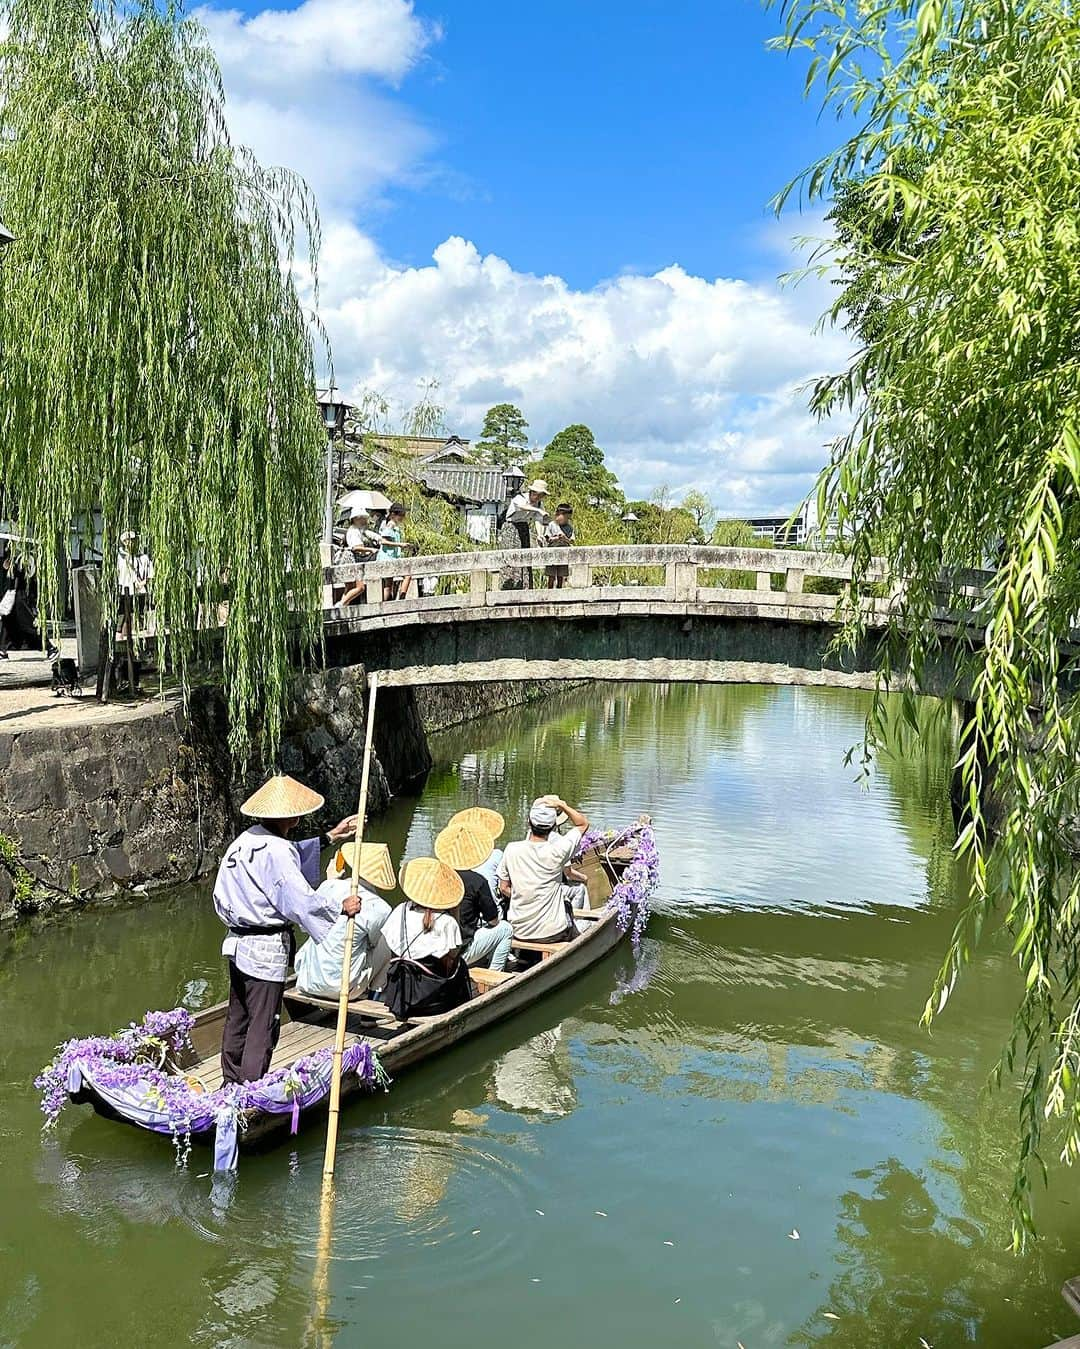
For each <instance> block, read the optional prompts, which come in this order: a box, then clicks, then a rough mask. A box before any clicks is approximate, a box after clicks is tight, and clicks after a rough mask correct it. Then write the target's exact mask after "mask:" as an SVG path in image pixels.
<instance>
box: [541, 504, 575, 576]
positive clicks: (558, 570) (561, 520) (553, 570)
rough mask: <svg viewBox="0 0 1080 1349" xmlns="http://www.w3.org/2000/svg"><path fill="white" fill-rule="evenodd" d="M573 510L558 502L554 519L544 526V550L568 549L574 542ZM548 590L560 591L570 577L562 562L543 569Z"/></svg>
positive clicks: (568, 505)
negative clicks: (545, 573)
mask: <svg viewBox="0 0 1080 1349" xmlns="http://www.w3.org/2000/svg"><path fill="white" fill-rule="evenodd" d="M573 514H574V508H573V506H571V505H570V504H569V503H568V502H566V501H560V502H559V504H558V505H557V506H556V507H555V517H554V519H552V520H549V521H548V523H547V524H546V525H545V526H544V547H545V548H569V547H570V546H571V544H572V543H573V542H574V525H573V522H572V518H571V517H572V516H573ZM544 570H545V571H546V572H547V583H548V589H549V590H561V589H562V588H563V586H564V585H565V584H566V582H567V578H568V577H569V575H570V568H569V567H568V566H566V564H565V563H562V562H554V563H552V564H551V566H550V567H545V568H544Z"/></svg>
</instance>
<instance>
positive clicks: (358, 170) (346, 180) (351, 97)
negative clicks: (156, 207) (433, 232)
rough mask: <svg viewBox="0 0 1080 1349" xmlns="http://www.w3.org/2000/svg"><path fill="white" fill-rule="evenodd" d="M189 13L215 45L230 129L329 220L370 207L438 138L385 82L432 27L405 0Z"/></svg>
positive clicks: (401, 74)
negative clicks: (302, 183) (301, 188)
mask: <svg viewBox="0 0 1080 1349" xmlns="http://www.w3.org/2000/svg"><path fill="white" fill-rule="evenodd" d="M193 17H194V18H195V19H197V20H198V22H199V23H201V24H202V26H203V27H204V28H205V30H206V32H207V34H208V36H209V39H210V42H211V44H212V46H213V48H214V51H215V52H216V54H217V58H218V63H219V64H220V66H221V73H222V77H223V79H224V81H225V88H226V91H227V94H228V116H229V125H230V130H231V132H232V134H233V136H234V138H235V139H236V140H237V141H239V142H240V143H241V144H244V145H248V146H250V147H251V149H252V150H254V151H255V153H256V154H257V155H258V156H259V158H260V159H261V160H262V161H263V162H264V163H268V164H283V165H286V166H288V167H290V168H293V169H296V170H297V171H298V172H300V173H302V174H303V175H304V177H305V178H306V179H307V181H308V182H309V183H310V185H311V186H312V188H314V190H315V192H316V195H317V197H318V200H319V204H320V208H321V210H322V212H323V214H324V216H326V217H327V218H330V219H332V218H334V217H335V216H337V215H340V216H342V217H348V216H349V214H350V213H351V212H352V211H353V210H354V209H355V208H356V206H358V205H360V204H364V205H368V206H370V205H371V204H372V203H373V202H375V201H376V200H378V198H379V195H380V194H381V193H382V191H383V189H384V188H385V187H387V185H389V184H391V183H394V182H399V181H401V180H402V179H403V178H406V177H407V176H408V175H409V174H410V173H412V172H413V170H414V168H415V166H416V165H417V164H418V163H419V162H420V161H421V160H422V159H423V158H424V157H425V156H426V155H427V154H428V153H430V151H431V150H432V148H433V146H434V144H435V138H434V136H433V135H432V133H431V131H430V130H429V129H428V128H427V127H425V126H424V125H423V124H422V123H421V122H419V121H418V120H417V119H416V118H415V117H414V116H413V115H412V113H411V112H410V111H409V109H408V108H407V107H406V106H405V105H404V103H402V101H401V100H400V99H395V98H393V97H391V96H390V94H389V92H388V90H392V89H393V88H394V87H396V86H397V85H399V84H400V82H401V81H402V80H403V79H404V78H405V76H406V75H408V74H409V72H410V71H411V70H413V69H414V68H415V67H416V66H417V65H418V64H419V63H420V62H421V61H422V60H423V58H424V56H425V53H426V52H427V51H428V50H429V48H430V47H431V45H432V44H433V43H435V42H437V41H438V39H439V37H440V36H441V33H440V30H439V28H438V25H436V24H434V23H430V22H428V21H426V20H424V19H422V18H420V17H419V16H418V15H417V14H416V13H415V10H414V7H413V4H412V0H304V3H303V4H301V5H299V6H297V7H296V8H294V9H267V10H263V11H262V12H261V13H258V14H255V15H252V16H250V17H248V16H245V15H244V14H242V13H241V12H240V11H239V10H236V9H220V8H216V7H214V6H211V5H204V6H202V7H201V8H199V9H196V10H195V11H194V15H193Z"/></svg>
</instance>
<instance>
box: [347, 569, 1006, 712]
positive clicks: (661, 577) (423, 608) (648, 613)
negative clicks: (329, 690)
mask: <svg viewBox="0 0 1080 1349" xmlns="http://www.w3.org/2000/svg"><path fill="white" fill-rule="evenodd" d="M555 562H558V564H560V565H564V566H568V567H569V579H568V581H567V584H566V586H565V588H563V589H561V590H548V589H546V588H541V587H546V579H545V573H544V569H545V568H546V567H548V566H551V565H552V564H553V563H555ZM529 567H531V568H532V569H533V585H532V587H531V588H528V589H503V588H501V584H502V583H503V580H504V578H505V577H506V576H507V574H508V573H512V572H520V571H521V569H522V568H529ZM361 575H362V576H363V578H364V580H365V582H366V584H367V594H366V601H365V602H361V603H360V604H357V605H354V606H348V607H345V608H328V609H327V612H326V615H325V631H326V646H327V660H328V662H329V663H330V664H333V665H363V666H365V668H367V669H368V670H376V671H378V672H379V674H380V679H381V681H382V682H383V683H384V684H387V685H397V686H412V685H424V684H447V683H482V682H488V681H493V680H511V681H514V680H523V679H546V680H551V679H558V680H580V679H595V680H619V681H622V680H638V681H649V682H652V681H658V682H690V683H721V684H727V683H743V684H750V683H752V684H814V685H824V686H830V687H837V688H862V689H872V688H873V687H874V684H875V678H876V674H875V671H876V668H877V657H878V654H879V649H880V643H881V633H882V630H883V629H884V627H885V626H886V623H887V620H888V616H889V613H890V610H891V609H892V608H893V606H894V605H895V603H896V600H897V598H898V597H897V595H896V594H894V595H892V596H890V597H883V598H881V599H877V600H867V601H866V605H867V610H866V612H867V617H868V619H869V631H868V633H867V636H866V637H865V638H864V640H863V641H862V642H861V643H860V644H859V645H858V646H857V648H856V649H855V650H854V651H851V652H845V653H843V657H842V658H841V656H839V655H837V654H836V653H833V652H831V651H830V646H831V644H832V640H833V638H834V636H835V634H836V631H837V628H838V606H839V604H840V597H839V595H838V594H836V593H831V594H826V593H821V591H820V588H819V587H817V586H816V584H815V583H816V582H818V581H826V582H829V583H831V585H830V588H831V589H832V590H833V591H834V592H835V591H838V590H841V589H842V588H843V587H844V586H845V585H846V584H848V583H850V581H851V562H850V560H849V559H848V558H845V557H843V556H840V555H838V554H833V553H825V552H800V551H795V550H784V549H773V548H708V547H696V546H691V545H642V546H620V547H605V546H601V547H589V548H578V547H575V548H564V549H559V550H558V551H555V550H552V549H528V550H515V551H500V552H487V551H485V552H476V553H448V554H440V555H434V556H428V557H417V558H402V559H400V560H398V561H393V562H371V563H366V564H346V565H343V566H337V567H334V568H328V569H327V571H326V573H325V575H324V580H325V581H326V582H327V586H328V588H329V585H330V583H334V584H337V585H346V584H349V583H351V582H352V581H353V579H354V578H356V577H357V576H361ZM405 576H408V577H411V578H413V580H412V586H411V590H412V594H411V595H410V596H409V598H407V599H405V600H394V601H384V600H383V599H382V582H383V579H384V578H390V577H405ZM736 576H739V577H740V578H741V577H752V578H753V579H752V588H750V589H739V588H736V587H735V586H734V585H733V584H732V582H733V580H734V578H735V577H736ZM884 577H885V572H884V569H883V568H882V567H881V566H876V567H875V568H873V569H872V570H871V572H870V576H869V579H870V580H875V579H876V580H884ZM422 579H423V580H427V585H426V587H425V588H428V589H430V588H432V586H431V581H432V580H433V581H434V588H435V590H436V593H434V594H427V595H419V594H417V590H418V586H419V582H420V581H421V580H422ZM963 580H964V585H963V586H961V587H960V593H962V594H966V595H970V596H972V597H975V596H977V595H978V593H979V590H980V586H981V583H982V582H983V581H984V580H985V575H984V574H983V573H977V572H972V573H968V574H965V577H964V578H963ZM955 590H956V586H955V578H954V592H955ZM971 617H972V616H971V615H970V614H960V613H955V614H951V613H946V612H943V613H942V614H941V617H940V628H941V633H942V639H943V640H942V646H941V651H940V655H939V659H938V661H937V663H936V665H935V666H933V667H932V668H929V669H927V670H925V671H924V672H923V677H922V681H921V683H920V685H919V687H918V690H917V691H918V692H921V693H928V694H936V695H944V694H947V693H952V692H955V691H956V690H955V688H954V685H955V670H956V667H957V660H956V657H957V655H958V654H959V653H958V651H957V649H956V648H957V644H958V643H966V642H967V641H968V640H969V637H968V636H967V632H968V627H969V622H970V619H971ZM975 637H976V639H978V638H979V637H981V630H976V632H975ZM894 683H895V685H896V686H902V685H904V684H905V683H907V684H912V681H911V680H910V679H909V677H908V676H906V675H905V673H904V671H903V669H901V670H899V671H897V672H896V678H895V680H894ZM912 686H913V685H912Z"/></svg>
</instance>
